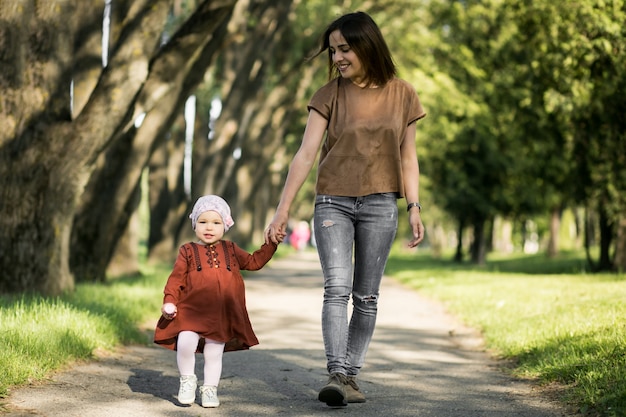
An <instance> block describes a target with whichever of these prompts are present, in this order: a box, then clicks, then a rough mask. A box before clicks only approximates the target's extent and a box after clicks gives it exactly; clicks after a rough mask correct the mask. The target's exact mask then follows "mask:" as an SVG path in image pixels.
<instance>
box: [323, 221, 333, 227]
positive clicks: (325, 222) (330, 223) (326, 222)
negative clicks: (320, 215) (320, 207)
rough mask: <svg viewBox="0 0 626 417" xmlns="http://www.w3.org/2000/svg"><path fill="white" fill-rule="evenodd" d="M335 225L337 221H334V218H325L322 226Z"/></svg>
mask: <svg viewBox="0 0 626 417" xmlns="http://www.w3.org/2000/svg"><path fill="white" fill-rule="evenodd" d="M334 225H335V222H333V221H332V220H324V221H323V222H322V227H331V226H334Z"/></svg>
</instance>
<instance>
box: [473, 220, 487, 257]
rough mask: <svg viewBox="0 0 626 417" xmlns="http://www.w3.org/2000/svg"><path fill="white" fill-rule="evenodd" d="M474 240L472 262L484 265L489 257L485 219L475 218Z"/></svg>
mask: <svg viewBox="0 0 626 417" xmlns="http://www.w3.org/2000/svg"><path fill="white" fill-rule="evenodd" d="M473 229H474V240H473V242H472V254H471V257H472V263H475V264H477V265H484V264H485V261H486V258H487V251H486V248H487V245H486V236H485V221H484V220H475V221H474V223H473Z"/></svg>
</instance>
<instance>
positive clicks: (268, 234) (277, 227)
mask: <svg viewBox="0 0 626 417" xmlns="http://www.w3.org/2000/svg"><path fill="white" fill-rule="evenodd" d="M287 218H288V216H286V215H281V214H280V213H276V214H275V215H274V218H273V219H272V221H271V222H270V224H269V226H267V229H265V233H264V234H265V243H267V244H269V243H270V242H273V243H275V244H279V243H281V242H282V241H283V239H285V236H287Z"/></svg>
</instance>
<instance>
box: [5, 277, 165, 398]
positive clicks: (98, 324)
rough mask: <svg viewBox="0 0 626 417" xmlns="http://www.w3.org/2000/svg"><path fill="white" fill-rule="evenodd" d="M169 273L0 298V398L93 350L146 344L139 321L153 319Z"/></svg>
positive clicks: (146, 340) (91, 355)
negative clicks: (57, 293) (59, 293)
mask: <svg viewBox="0 0 626 417" xmlns="http://www.w3.org/2000/svg"><path fill="white" fill-rule="evenodd" d="M168 273H169V270H165V269H161V270H158V269H157V270H153V271H148V272H147V273H145V274H143V275H141V276H135V277H126V278H119V279H116V280H113V281H112V282H111V283H109V284H106V285H96V284H79V285H78V286H77V289H76V292H75V293H74V294H72V295H69V296H65V297H59V298H42V297H40V296H37V295H20V296H17V297H10V296H2V297H0V346H2V349H1V350H0V369H2V372H1V373H0V398H1V397H5V396H6V395H7V393H8V389H9V388H10V387H11V386H17V385H21V384H24V383H27V382H29V381H35V380H41V379H44V378H45V377H46V376H47V375H48V374H49V373H50V372H51V371H53V370H56V369H59V368H60V367H62V366H64V365H66V364H68V363H70V362H72V361H75V360H81V359H90V358H93V357H94V354H95V353H96V352H97V351H101V350H112V349H114V348H115V347H116V346H119V345H122V344H128V343H147V342H148V339H147V336H146V334H145V332H143V331H142V330H141V325H142V323H145V322H146V321H147V320H149V319H153V320H154V319H155V314H158V312H159V308H160V305H161V300H162V296H163V295H162V294H163V285H164V283H165V279H166V277H167V274H168Z"/></svg>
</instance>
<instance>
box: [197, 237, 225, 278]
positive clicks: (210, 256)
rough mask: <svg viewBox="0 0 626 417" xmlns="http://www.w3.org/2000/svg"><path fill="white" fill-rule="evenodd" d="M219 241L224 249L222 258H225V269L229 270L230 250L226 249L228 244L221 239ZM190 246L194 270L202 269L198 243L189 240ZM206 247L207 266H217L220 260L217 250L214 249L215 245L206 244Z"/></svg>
mask: <svg viewBox="0 0 626 417" xmlns="http://www.w3.org/2000/svg"><path fill="white" fill-rule="evenodd" d="M220 242H221V244H222V250H223V251H224V258H226V269H228V270H229V271H230V270H231V269H230V252H229V251H228V246H227V245H226V242H224V241H223V240H222V241H220ZM191 247H192V248H193V254H194V260H195V262H196V271H202V263H201V261H200V252H199V251H198V245H197V244H196V243H194V242H191ZM206 249H207V251H206V255H207V263H208V264H209V268H219V267H220V260H219V258H218V255H217V251H216V250H215V245H208V246H207V247H206Z"/></svg>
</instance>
